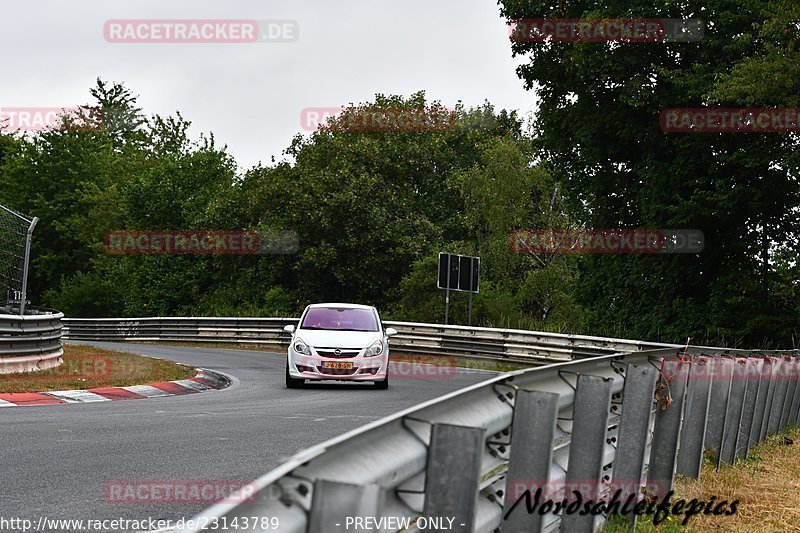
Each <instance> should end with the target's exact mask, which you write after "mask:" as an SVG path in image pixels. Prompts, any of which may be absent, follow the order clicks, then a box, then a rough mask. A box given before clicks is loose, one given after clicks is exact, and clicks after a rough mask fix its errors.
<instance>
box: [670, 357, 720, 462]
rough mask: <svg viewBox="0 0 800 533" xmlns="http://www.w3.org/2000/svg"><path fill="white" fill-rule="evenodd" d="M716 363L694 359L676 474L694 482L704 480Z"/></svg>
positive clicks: (703, 358)
mask: <svg viewBox="0 0 800 533" xmlns="http://www.w3.org/2000/svg"><path fill="white" fill-rule="evenodd" d="M713 363H714V361H713V359H710V358H708V357H705V356H697V357H693V358H692V359H691V368H690V369H689V382H688V383H687V385H686V408H685V413H684V417H683V427H682V428H681V440H680V442H681V444H680V448H679V450H678V466H677V470H676V472H677V473H678V474H682V475H684V476H688V477H692V478H698V477H700V468H701V466H702V464H703V449H704V448H703V445H704V443H705V436H706V425H707V423H708V400H709V398H710V397H711V379H712V375H711V371H712V368H713Z"/></svg>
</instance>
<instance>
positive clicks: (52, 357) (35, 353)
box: [0, 309, 64, 374]
mask: <svg viewBox="0 0 800 533" xmlns="http://www.w3.org/2000/svg"><path fill="white" fill-rule="evenodd" d="M0 311H1V310H0ZM28 313H29V314H26V315H12V314H0V374H8V373H14V372H31V371H36V370H44V369H47V368H52V367H55V366H58V365H60V364H61V356H62V355H63V354H64V351H63V350H62V346H61V332H62V319H63V317H64V315H63V314H62V313H59V312H50V311H39V310H35V309H29V310H28Z"/></svg>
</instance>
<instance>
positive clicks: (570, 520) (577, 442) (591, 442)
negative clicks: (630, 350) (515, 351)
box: [561, 374, 613, 533]
mask: <svg viewBox="0 0 800 533" xmlns="http://www.w3.org/2000/svg"><path fill="white" fill-rule="evenodd" d="M612 385H613V380H611V379H608V378H603V377H599V376H592V375H588V374H580V375H579V376H578V385H577V388H576V391H575V409H574V411H573V415H572V435H571V440H570V445H569V459H568V463H567V475H566V479H565V481H564V498H565V499H566V500H568V501H569V502H570V503H572V502H574V501H576V499H575V498H573V497H571V494H572V491H573V490H577V491H578V492H579V493H580V494H581V497H582V498H583V501H584V502H585V501H587V500H595V501H597V500H598V497H599V494H600V478H601V476H602V470H603V455H604V451H605V445H606V436H607V433H608V415H609V411H610V410H611V392H612ZM586 488H588V491H587V490H585V489H586ZM587 492H588V494H587ZM594 521H595V517H594V516H592V515H591V514H587V515H585V516H581V515H580V514H578V513H572V514H564V515H562V518H561V531H563V532H567V533H572V532H582V531H586V532H592V531H594Z"/></svg>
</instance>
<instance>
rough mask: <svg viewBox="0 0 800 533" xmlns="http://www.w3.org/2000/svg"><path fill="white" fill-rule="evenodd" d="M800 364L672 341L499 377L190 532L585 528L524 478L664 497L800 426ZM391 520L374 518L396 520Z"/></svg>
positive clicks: (587, 523)
mask: <svg viewBox="0 0 800 533" xmlns="http://www.w3.org/2000/svg"><path fill="white" fill-rule="evenodd" d="M799 365H800V354H798V352H797V351H794V352H768V353H767V352H762V353H754V352H739V353H731V354H721V353H712V352H710V351H708V350H706V351H701V350H698V349H690V350H689V351H688V352H687V353H683V352H682V351H681V350H678V349H675V348H667V349H661V350H649V351H641V352H638V353H625V354H623V353H620V354H613V355H607V356H600V357H596V358H593V359H584V360H577V361H573V362H568V363H560V364H553V365H549V366H545V367H538V368H532V369H528V370H520V371H517V372H512V373H508V374H503V375H499V376H497V377H495V378H493V379H490V380H488V381H486V382H483V383H480V384H477V385H474V386H472V387H468V388H466V389H463V390H460V391H457V392H454V393H452V394H449V395H447V396H444V397H442V398H439V399H436V400H433V401H430V402H427V403H425V404H422V405H420V406H417V407H414V408H412V409H408V410H406V411H403V412H400V413H398V414H396V415H394V416H392V417H388V418H386V419H383V420H380V421H377V422H374V423H372V424H369V425H367V426H365V427H363V428H360V429H358V430H355V431H352V432H350V433H348V434H346V435H343V436H341V437H339V438H336V439H333V440H331V441H328V442H326V443H324V444H321V445H319V446H315V447H313V448H311V449H308V450H306V451H304V452H301V453H299V454H297V455H296V456H294V457H293V458H291V459H290V460H289V461H288V462H286V463H285V464H283V465H281V466H280V467H279V468H277V469H275V470H273V471H272V472H270V473H268V474H266V475H265V476H263V477H261V478H260V479H258V480H256V481H254V482H253V484H252V486H251V487H247V488H245V489H244V491H243V493H242V496H247V495H250V494H251V493H254V496H252V497H249V498H243V499H241V500H239V501H231V502H226V503H221V504H217V505H215V506H213V507H211V508H210V509H208V510H207V511H205V512H204V513H202V514H201V515H199V516H198V517H195V520H196V521H195V522H194V524H193V525H194V526H196V527H187V528H186V529H184V530H183V531H200V530H201V528H202V526H204V525H205V526H206V529H204V530H209V529H210V530H222V529H223V528H224V526H225V525H228V526H229V525H230V524H232V523H234V521H237V522H239V523H243V522H244V520H245V519H246V517H274V518H275V519H276V520H277V521H278V523H279V524H280V526H279V528H278V529H277V531H280V532H282V533H301V532H303V533H305V532H309V533H321V532H325V533H335V532H339V531H341V532H345V531H348V528H347V527H346V526H347V525H348V524H349V525H350V527H349V530H351V531H352V530H353V526H354V522H353V520H354V519H355V518H357V517H360V518H362V519H365V518H366V517H374V518H379V517H384V518H389V517H392V519H393V520H409V521H410V523H411V524H414V523H415V521H416V520H417V519H420V522H418V523H417V524H418V525H422V526H425V525H426V524H425V523H424V521H423V520H425V519H437V518H438V519H441V518H446V519H452V520H453V521H452V531H464V532H487V533H488V532H492V531H502V532H504V533H506V532H515V533H516V532H539V531H555V530H557V529H559V528H560V529H561V531H568V532H587V533H588V532H592V531H595V528H596V527H597V526H598V525H600V524H601V523H602V522H604V521H605V520H606V516H604V515H603V514H600V515H598V516H593V515H592V514H587V515H584V516H581V515H579V514H565V515H564V516H559V515H556V514H554V513H552V512H545V513H544V514H543V515H540V514H539V512H538V509H536V510H534V511H533V512H532V513H530V514H529V513H528V511H527V509H526V503H525V491H530V494H531V495H532V500H533V496H534V495H535V493H536V491H537V489H540V488H541V489H542V490H543V494H542V498H541V502H540V503H542V504H543V503H544V501H545V500H546V499H548V498H551V499H553V500H556V501H561V497H562V496H563V493H559V492H558V491H564V490H565V489H566V492H567V493H570V491H572V490H577V491H579V493H580V495H581V497H582V499H583V502H586V501H587V500H590V499H591V500H595V501H598V500H599V499H606V500H608V499H609V498H610V497H611V496H612V495H613V494H614V493H615V492H617V491H619V493H618V501H620V502H623V503H624V502H625V501H626V499H628V498H631V501H632V502H634V503H635V502H636V501H637V500H638V499H639V498H641V496H642V494H641V493H642V491H643V490H646V491H647V492H648V493H649V494H650V495H652V496H655V497H660V498H663V497H664V496H665V494H666V493H667V492H668V491H669V490H670V489H671V487H672V484H673V478H674V475H675V473H680V474H684V475H686V476H689V477H697V476H699V474H700V466H701V462H702V456H703V451H704V450H713V451H714V453H715V456H716V457H717V459H716V460H717V464H718V465H722V464H730V463H732V462H733V460H734V459H735V458H742V457H745V456H746V455H747V454H748V451H749V449H750V448H751V447H752V446H753V445H754V444H755V443H757V442H759V441H762V440H763V439H764V438H765V437H766V436H767V435H770V434H773V433H777V432H780V431H782V430H783V429H784V428H785V427H786V426H787V425H788V424H794V423H797V422H798V412H799V411H800V390H798V379H797V376H798V375H800V366H799ZM550 491H554V493H553V494H551V495H550V496H547V494H548V492H550ZM573 498H576V496H575V495H574V493H573ZM234 500H236V499H235V498H234ZM517 501H519V502H520V503H519V504H518V505H516V506H514V503H515V502H517ZM573 501H575V500H574V499H573V500H570V502H573ZM631 507H632V506H631ZM215 524H216V525H215ZM373 524H374V523H373ZM387 524H388V523H387V522H384V523H383V525H384V526H386V525H387ZM429 524H430V523H429ZM429 524H427V525H429ZM448 524H450V522H449V521H448V522H446V525H448ZM191 525H192V524H190V526H191ZM391 526H392V527H378V526H377V525H376V526H375V527H374V528H372V530H375V531H398V530H401V529H400V527H398V522H396V521H395V522H392V523H391ZM403 527H404V526H403ZM255 530H256V531H275V528H274V527H272V528H270V527H269V526H268V525H267V527H264V524H261V525H260V526H259V527H256V528H255ZM362 530H363V529H362ZM435 530H437V531H439V530H448V529H447V528H442V529H435ZM403 531H417V528H416V527H414V526H412V527H410V528H408V529H403Z"/></svg>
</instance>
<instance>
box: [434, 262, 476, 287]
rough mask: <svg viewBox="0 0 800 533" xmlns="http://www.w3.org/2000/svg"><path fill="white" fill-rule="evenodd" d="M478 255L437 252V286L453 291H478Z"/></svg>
mask: <svg viewBox="0 0 800 533" xmlns="http://www.w3.org/2000/svg"><path fill="white" fill-rule="evenodd" d="M480 264H481V258H480V257H471V256H469V255H456V254H448V253H445V252H439V280H438V283H437V285H436V286H437V287H438V288H440V289H447V288H449V289H450V290H453V291H465V292H478V286H479V283H478V278H479V274H480Z"/></svg>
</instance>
